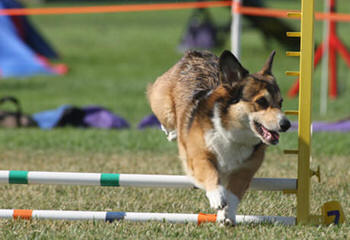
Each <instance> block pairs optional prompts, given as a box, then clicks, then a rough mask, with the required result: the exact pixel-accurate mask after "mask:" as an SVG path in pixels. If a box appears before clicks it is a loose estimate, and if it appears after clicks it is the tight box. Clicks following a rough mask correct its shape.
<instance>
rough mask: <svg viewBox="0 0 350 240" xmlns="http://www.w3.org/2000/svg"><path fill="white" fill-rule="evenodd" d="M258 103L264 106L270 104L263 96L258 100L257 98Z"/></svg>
mask: <svg viewBox="0 0 350 240" xmlns="http://www.w3.org/2000/svg"><path fill="white" fill-rule="evenodd" d="M256 103H257V104H259V105H260V107H262V108H267V107H268V106H269V102H268V101H267V100H266V98H264V97H261V98H259V99H258V100H256Z"/></svg>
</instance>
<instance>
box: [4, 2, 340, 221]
mask: <svg viewBox="0 0 350 240" xmlns="http://www.w3.org/2000/svg"><path fill="white" fill-rule="evenodd" d="M288 16H290V17H293V18H295V17H297V18H300V19H301V31H300V32H298V33H288V36H290V37H300V38H301V48H300V52H289V53H288V54H287V55H288V56H297V57H300V70H299V71H293V72H291V71H290V72H287V75H289V76H300V90H299V111H298V112H296V111H290V113H291V114H293V115H296V114H297V115H298V120H299V129H298V143H299V144H298V149H297V150H287V151H286V152H287V153H288V152H289V153H294V154H297V155H298V178H297V179H287V180H286V179H284V180H286V182H288V188H290V190H291V191H290V192H291V193H295V194H296V196H297V210H296V218H295V217H281V216H276V217H272V216H239V215H238V216H236V221H237V223H243V222H250V223H261V222H270V223H275V222H281V223H284V224H287V225H294V224H300V223H301V224H310V223H313V224H315V223H316V224H320V223H324V222H326V221H325V216H326V215H327V216H328V217H329V216H330V214H329V213H330V212H332V213H335V214H333V215H334V217H335V220H334V221H333V218H332V221H330V222H329V221H328V222H329V223H331V222H335V223H338V222H341V220H344V216H343V215H344V213H343V212H342V210H341V209H339V208H340V205H337V209H335V210H333V209H327V207H324V208H323V216H314V215H311V214H310V177H312V176H313V175H315V171H312V170H311V169H310V147H311V131H310V125H311V91H312V74H313V25H314V24H313V23H314V0H308V1H306V0H302V2H301V11H300V12H294V13H290V14H288ZM68 175H69V176H68ZM145 176H147V175H133V174H107V175H104V174H98V173H90V174H84V173H75V174H72V173H54V172H53V173H51V172H28V171H1V172H0V183H10V184H35V183H36V184H72V185H97V186H136V185H135V184H139V186H140V185H142V184H146V186H147V187H150V186H158V187H159V185H161V184H163V185H162V187H163V186H164V187H170V186H172V187H193V184H192V183H191V181H189V179H186V177H184V176H167V177H163V176H162V175H160V176H162V177H161V179H156V180H155V178H157V177H154V176H153V177H150V178H149V179H148V180H145V179H146V178H147V177H145ZM139 177H140V178H139ZM158 177H159V176H158ZM116 179H118V180H116ZM167 179H168V182H167ZM159 180H161V181H162V183H160V182H159ZM270 180H271V179H270ZM284 180H283V179H273V180H272V181H270V182H268V181H267V180H266V179H264V180H261V181H262V182H264V181H265V182H264V183H263V184H262V185H264V186H267V185H269V189H259V190H271V188H272V187H271V183H278V184H277V185H278V186H279V187H278V189H275V190H287V186H283V187H281V186H282V185H283V184H282V182H283V181H284ZM259 181H260V180H259V179H255V180H254V181H253V183H252V186H251V188H252V189H254V188H257V189H258V188H259V187H257V186H258V182H259ZM128 184H129V185H128ZM132 184H134V185H132ZM147 184H148V185H147ZM286 184H287V183H286ZM143 186H145V185H143ZM331 205H332V204H331ZM335 205H336V204H333V205H332V206H335ZM324 206H325V205H324ZM327 206H329V205H327ZM0 218H10V219H11V218H13V219H18V218H21V219H32V218H38V219H64V220H103V221H113V220H129V221H150V220H155V221H164V220H165V221H168V222H179V223H180V222H182V223H186V222H195V223H201V222H216V215H214V214H209V215H206V214H169V213H133V212H92V211H56V210H19V209H2V210H0ZM337 219H338V221H337Z"/></svg>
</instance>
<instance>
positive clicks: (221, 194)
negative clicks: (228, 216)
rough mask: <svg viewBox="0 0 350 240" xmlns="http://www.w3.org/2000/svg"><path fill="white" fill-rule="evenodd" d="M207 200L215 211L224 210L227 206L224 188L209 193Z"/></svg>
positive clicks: (219, 187)
mask: <svg viewBox="0 0 350 240" xmlns="http://www.w3.org/2000/svg"><path fill="white" fill-rule="evenodd" d="M206 195H207V198H208V200H209V203H210V207H211V208H214V209H216V210H217V209H223V208H224V207H225V206H226V204H227V203H226V190H225V188H224V187H223V186H220V185H219V186H218V187H217V188H216V189H214V190H212V191H207V193H206Z"/></svg>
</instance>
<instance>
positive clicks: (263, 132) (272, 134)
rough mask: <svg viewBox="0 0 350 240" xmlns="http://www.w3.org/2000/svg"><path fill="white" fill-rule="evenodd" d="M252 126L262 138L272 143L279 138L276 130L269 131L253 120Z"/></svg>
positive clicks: (274, 143)
mask: <svg viewBox="0 0 350 240" xmlns="http://www.w3.org/2000/svg"><path fill="white" fill-rule="evenodd" d="M254 127H255V130H256V131H257V133H258V134H259V135H260V136H261V137H262V138H263V140H264V141H265V142H266V143H268V144H272V145H276V144H277V143H278V140H279V138H280V135H279V134H278V132H276V131H271V130H268V129H267V128H265V127H264V126H263V125H262V124H260V123H258V122H256V121H254Z"/></svg>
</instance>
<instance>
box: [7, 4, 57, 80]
mask: <svg viewBox="0 0 350 240" xmlns="http://www.w3.org/2000/svg"><path fill="white" fill-rule="evenodd" d="M11 1H12V0H11ZM11 1H9V0H1V1H0V9H5V8H7V7H6V3H8V2H11ZM39 45H40V44H39ZM39 56H40V57H39ZM41 57H43V56H42V55H40V54H39V53H37V52H35V51H34V50H33V49H32V48H31V47H29V46H28V45H27V44H26V42H25V41H23V40H22V39H21V38H20V36H19V35H18V31H17V29H16V27H15V24H14V23H13V21H12V19H11V18H10V17H9V16H0V78H6V77H26V76H31V75H36V74H57V73H59V71H57V69H55V68H54V67H52V66H50V64H48V63H47V62H46V61H43V60H42V58H41Z"/></svg>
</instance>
